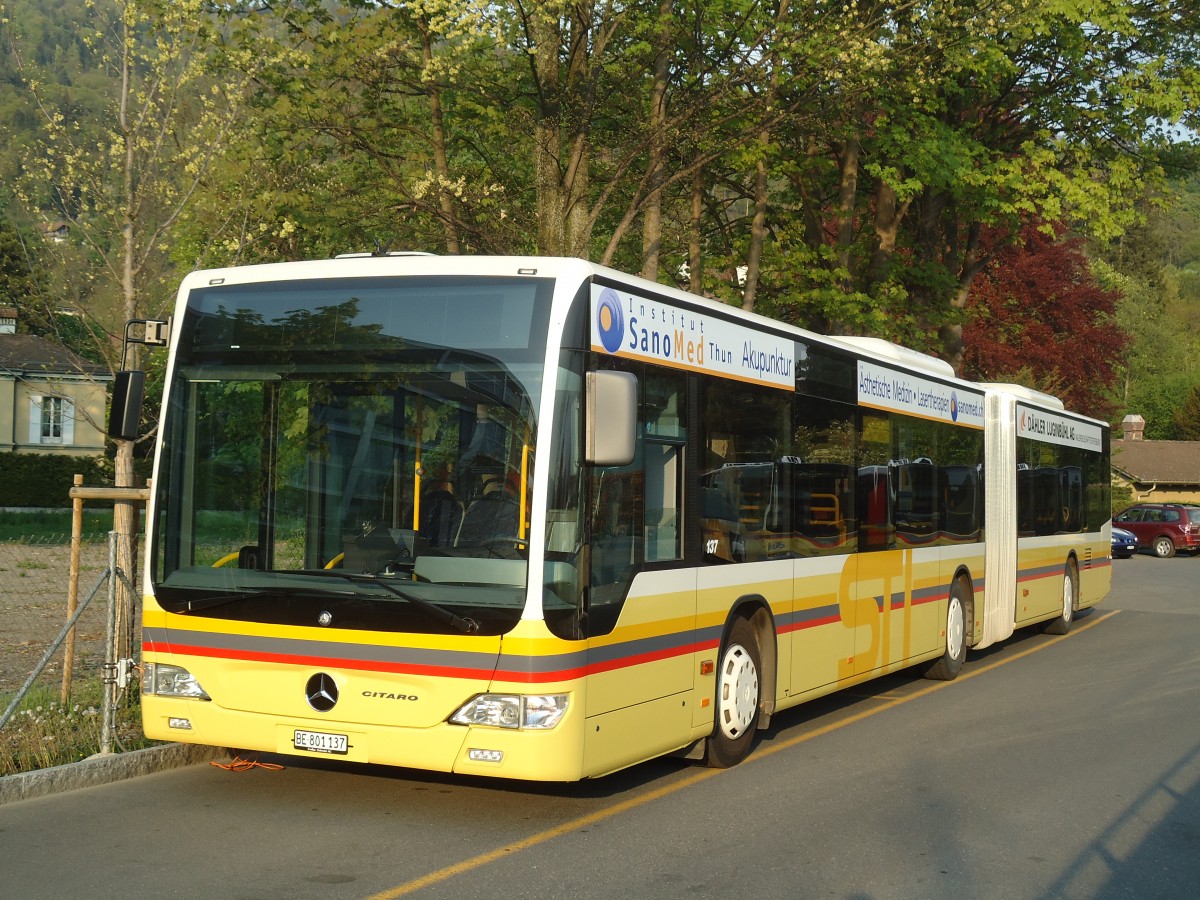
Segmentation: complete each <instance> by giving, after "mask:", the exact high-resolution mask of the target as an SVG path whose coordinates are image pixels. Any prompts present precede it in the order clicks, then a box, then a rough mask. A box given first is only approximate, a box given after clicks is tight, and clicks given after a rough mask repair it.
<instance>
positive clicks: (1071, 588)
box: [1062, 572, 1075, 619]
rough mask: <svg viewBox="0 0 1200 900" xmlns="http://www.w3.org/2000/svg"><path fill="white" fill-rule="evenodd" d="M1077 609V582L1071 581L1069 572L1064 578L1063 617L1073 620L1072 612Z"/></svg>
mask: <svg viewBox="0 0 1200 900" xmlns="http://www.w3.org/2000/svg"><path fill="white" fill-rule="evenodd" d="M1074 608H1075V582H1074V581H1073V580H1072V579H1071V573H1070V572H1068V573H1067V574H1066V577H1064V578H1063V608H1062V617H1063V618H1064V619H1069V618H1071V612H1072V610H1073V609H1074Z"/></svg>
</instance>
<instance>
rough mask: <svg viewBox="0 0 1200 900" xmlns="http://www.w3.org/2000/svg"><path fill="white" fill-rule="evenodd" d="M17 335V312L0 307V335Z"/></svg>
mask: <svg viewBox="0 0 1200 900" xmlns="http://www.w3.org/2000/svg"><path fill="white" fill-rule="evenodd" d="M16 333H17V311H16V310H15V309H13V308H12V307H10V306H5V307H0V334H16Z"/></svg>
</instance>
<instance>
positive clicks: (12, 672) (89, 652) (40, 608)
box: [0, 533, 109, 695]
mask: <svg viewBox="0 0 1200 900" xmlns="http://www.w3.org/2000/svg"><path fill="white" fill-rule="evenodd" d="M108 553H109V549H108V535H107V534H103V533H101V534H85V535H84V536H83V543H82V545H81V553H80V564H79V592H80V601H82V600H83V598H84V595H85V594H86V592H87V591H88V590H89V588H90V587H91V586H92V585H93V584H95V582H96V580H97V578H99V577H100V576H102V575H103V574H104V573H105V571H106V570H107V568H108ZM70 573H71V539H70V535H67V534H64V535H48V536H40V537H38V538H29V539H24V540H10V541H0V694H7V695H12V694H13V692H15V691H16V690H17V689H18V688H19V687H20V686H21V685H22V684H23V683H24V682H25V680H26V679H27V678H28V677H29V675H30V674H31V673H32V672H33V671H34V668H35V667H36V666H37V663H38V661H39V660H40V659H41V658H42V656H43V655H44V653H45V651H46V650H47V649H48V648H49V647H50V645H51V644H52V642H53V641H54V639H55V637H56V636H57V635H58V634H59V632H60V631H61V630H62V628H63V626H64V625H65V624H66V622H67V618H68V615H67V597H68V591H69V585H70ZM105 606H106V604H105V598H104V597H103V596H100V597H97V598H96V599H95V600H93V601H92V602H91V603H90V604H89V605H88V607H87V609H85V610H84V611H83V613H82V614H81V615H80V617H79V620H78V622H77V624H76V628H75V648H74V654H73V659H74V673H75V677H77V678H91V677H99V676H100V675H101V670H102V668H103V665H104V661H105V629H106V609H105ZM64 652H65V648H64V649H63V650H60V651H59V653H58V654H57V655H56V656H55V658H54V659H53V660H52V661H51V662H50V663H49V665H47V667H46V668H45V670H44V671H43V672H42V673H41V675H39V676H38V680H37V684H38V685H39V686H41V685H46V686H53V687H54V688H55V689H56V690H57V689H58V687H59V686H60V685H61V683H62V672H63V659H64V656H63V653H64Z"/></svg>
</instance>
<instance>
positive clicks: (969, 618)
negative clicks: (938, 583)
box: [946, 564, 983, 647]
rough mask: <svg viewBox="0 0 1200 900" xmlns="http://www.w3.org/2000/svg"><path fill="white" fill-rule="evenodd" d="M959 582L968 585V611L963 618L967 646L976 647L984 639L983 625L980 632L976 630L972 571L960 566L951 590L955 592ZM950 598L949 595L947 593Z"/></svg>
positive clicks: (951, 583)
mask: <svg viewBox="0 0 1200 900" xmlns="http://www.w3.org/2000/svg"><path fill="white" fill-rule="evenodd" d="M959 581H961V582H963V584H965V585H966V590H965V592H964V593H965V596H964V597H963V602H964V603H965V605H966V609H964V610H963V618H964V620H965V622H966V624H967V637H966V644H967V646H968V647H974V646H975V645H976V644H978V643H979V641H980V639H981V638H982V637H983V634H982V631H983V623H982V622H980V623H979V630H976V628H975V578H974V576H973V575H972V574H971V570H970V569H968V568H967V567H966V565H965V564H964V565H960V566H959V567H958V568H957V569H956V570H955V572H954V577H953V578H951V579H950V585H949V588H950V589H951V590H953V588H954V585H955V584H957V583H958V582H959ZM946 596H947V598H949V596H950V595H949V593H947V595H946Z"/></svg>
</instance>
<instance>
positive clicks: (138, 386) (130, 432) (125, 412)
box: [108, 370, 146, 441]
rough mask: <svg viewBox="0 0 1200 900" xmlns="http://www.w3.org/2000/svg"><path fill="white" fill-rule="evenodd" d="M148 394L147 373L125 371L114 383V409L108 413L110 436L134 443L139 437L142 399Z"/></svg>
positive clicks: (118, 374) (119, 374)
mask: <svg viewBox="0 0 1200 900" xmlns="http://www.w3.org/2000/svg"><path fill="white" fill-rule="evenodd" d="M145 393H146V373H145V372H143V371H140V370H124V371H121V372H118V373H117V378H116V381H114V382H113V398H112V407H111V408H110V409H109V411H108V436H109V437H110V438H112V439H113V440H117V441H133V440H137V436H138V421H139V420H140V419H141V416H142V399H143V397H144V396H145Z"/></svg>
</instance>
